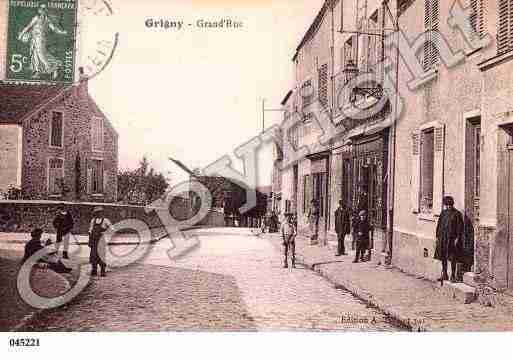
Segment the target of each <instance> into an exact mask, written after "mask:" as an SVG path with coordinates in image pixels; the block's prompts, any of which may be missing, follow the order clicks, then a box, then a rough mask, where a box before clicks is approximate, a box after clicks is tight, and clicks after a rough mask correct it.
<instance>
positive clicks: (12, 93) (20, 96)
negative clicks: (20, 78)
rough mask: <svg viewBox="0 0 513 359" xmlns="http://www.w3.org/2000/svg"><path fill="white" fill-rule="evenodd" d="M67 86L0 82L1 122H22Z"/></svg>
mask: <svg viewBox="0 0 513 359" xmlns="http://www.w3.org/2000/svg"><path fill="white" fill-rule="evenodd" d="M65 88H66V86H58V85H30V84H6V83H0V124H21V121H22V120H23V118H24V117H25V116H27V115H28V114H29V113H30V112H32V111H33V110H35V109H36V108H37V107H38V106H40V105H42V104H44V103H45V102H48V101H50V100H51V99H53V98H55V97H56V96H58V95H59V94H60V93H61V92H62V91H63V90H64V89H65Z"/></svg>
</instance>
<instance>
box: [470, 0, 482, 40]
mask: <svg viewBox="0 0 513 359" xmlns="http://www.w3.org/2000/svg"><path fill="white" fill-rule="evenodd" d="M484 2H485V0H470V7H471V9H472V14H471V15H470V19H469V20H470V25H471V26H472V29H473V30H474V31H475V33H476V36H477V37H478V38H479V39H481V38H483V36H484V35H485V24H484V22H485V16H484V10H485V4H484Z"/></svg>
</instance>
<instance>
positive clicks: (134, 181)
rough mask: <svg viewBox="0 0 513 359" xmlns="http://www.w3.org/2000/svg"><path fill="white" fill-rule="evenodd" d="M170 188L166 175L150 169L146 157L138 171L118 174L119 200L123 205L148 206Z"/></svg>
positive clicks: (140, 163) (126, 171)
mask: <svg viewBox="0 0 513 359" xmlns="http://www.w3.org/2000/svg"><path fill="white" fill-rule="evenodd" d="M168 187H169V183H168V182H167V180H166V178H165V177H164V175H162V173H158V172H156V171H155V170H154V169H153V168H152V167H150V163H149V161H148V159H147V158H146V156H145V157H143V158H142V160H141V161H140V162H139V167H137V168H136V169H133V170H124V171H120V172H119V173H118V200H119V201H121V202H123V203H129V204H137V205H147V204H149V203H152V202H153V201H156V200H157V199H159V198H161V197H162V196H163V195H164V194H165V192H166V190H167V188H168Z"/></svg>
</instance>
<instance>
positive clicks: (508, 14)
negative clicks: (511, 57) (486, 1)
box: [497, 0, 513, 55]
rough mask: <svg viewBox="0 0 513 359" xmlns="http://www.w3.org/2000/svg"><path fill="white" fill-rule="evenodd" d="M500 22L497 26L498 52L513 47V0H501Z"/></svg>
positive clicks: (504, 51)
mask: <svg viewBox="0 0 513 359" xmlns="http://www.w3.org/2000/svg"><path fill="white" fill-rule="evenodd" d="M498 5H499V24H498V28H497V53H498V54H499V55H501V54H503V53H506V52H508V51H511V50H512V49H513V0H499V4H498Z"/></svg>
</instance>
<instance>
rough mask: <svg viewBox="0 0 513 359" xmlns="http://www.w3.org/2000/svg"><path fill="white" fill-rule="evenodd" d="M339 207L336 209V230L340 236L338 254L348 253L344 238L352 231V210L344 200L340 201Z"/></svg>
mask: <svg viewBox="0 0 513 359" xmlns="http://www.w3.org/2000/svg"><path fill="white" fill-rule="evenodd" d="M338 204H339V207H338V208H337V210H336V211H335V232H336V233H337V237H338V250H337V256H345V255H346V247H345V243H344V240H345V238H346V235H348V234H349V233H350V232H351V211H350V210H349V209H348V208H347V207H346V206H345V204H344V201H343V200H340V201H339V202H338Z"/></svg>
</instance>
